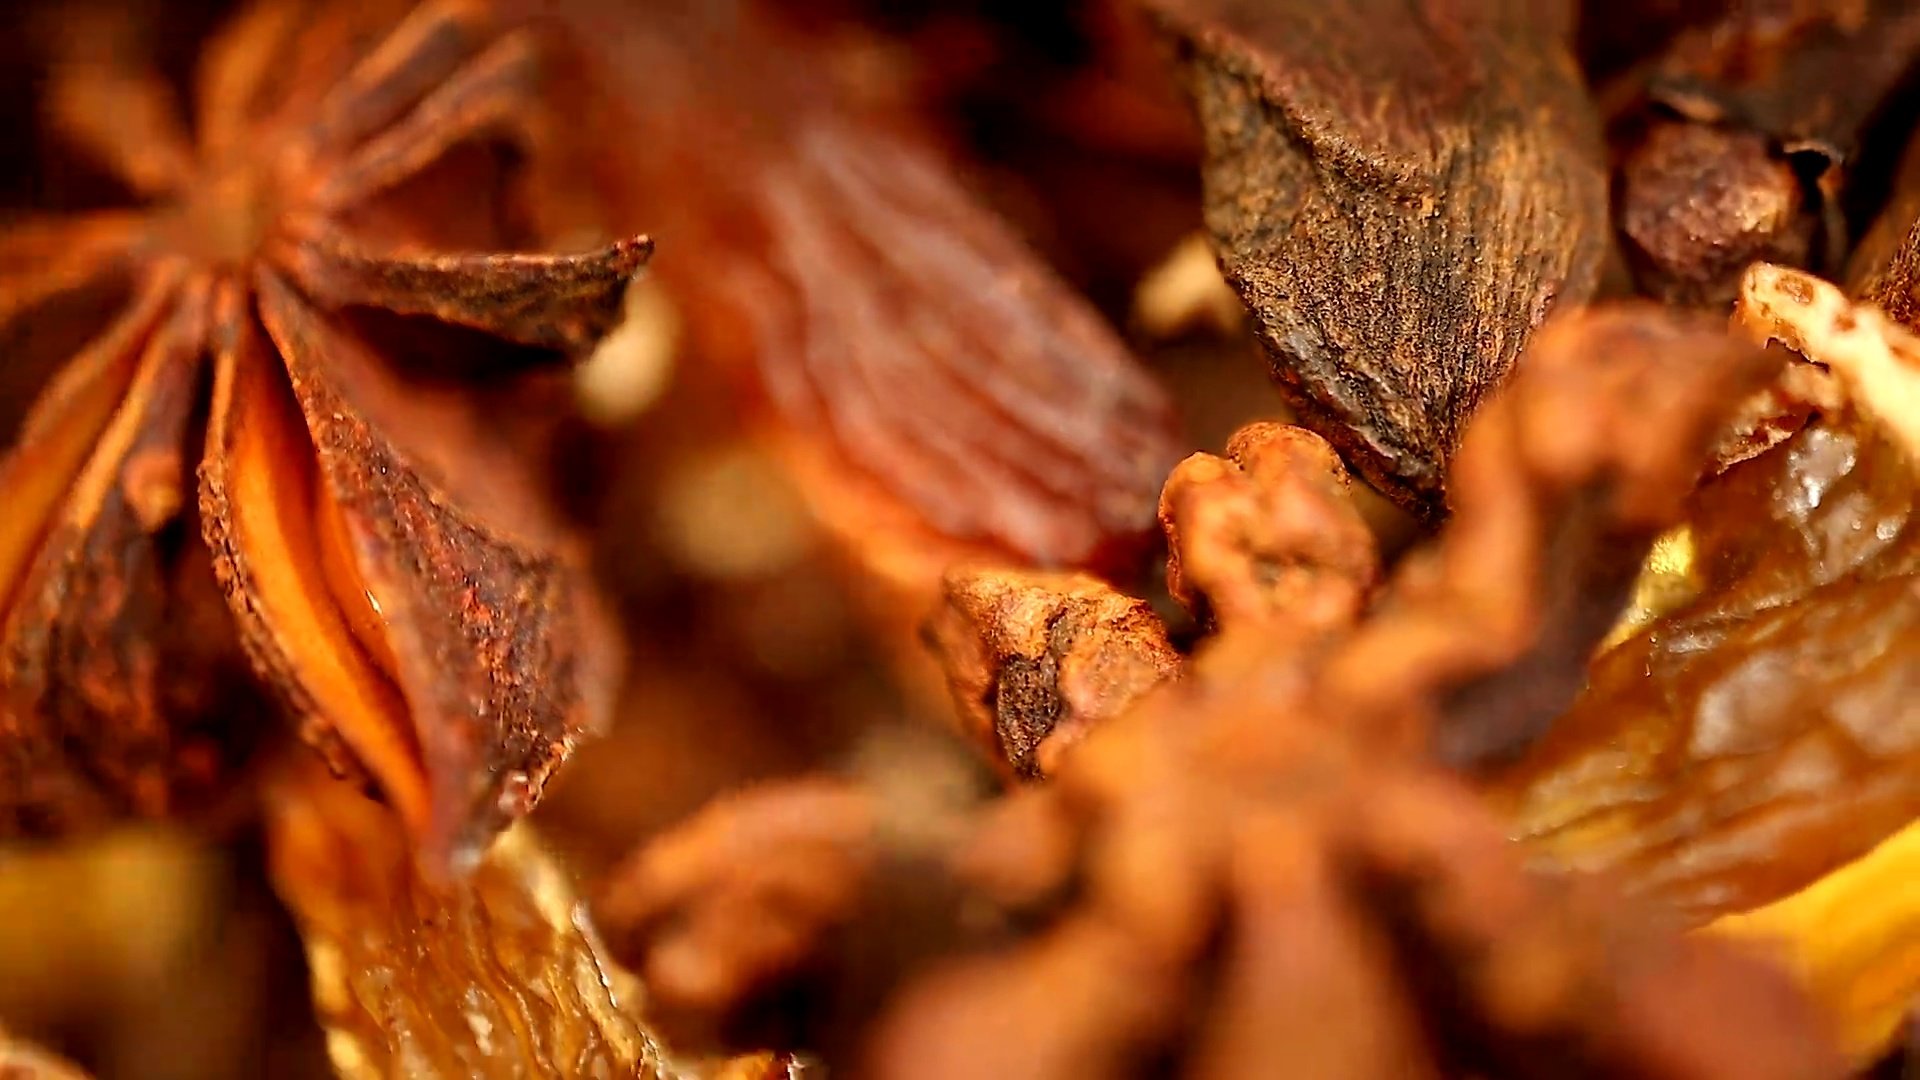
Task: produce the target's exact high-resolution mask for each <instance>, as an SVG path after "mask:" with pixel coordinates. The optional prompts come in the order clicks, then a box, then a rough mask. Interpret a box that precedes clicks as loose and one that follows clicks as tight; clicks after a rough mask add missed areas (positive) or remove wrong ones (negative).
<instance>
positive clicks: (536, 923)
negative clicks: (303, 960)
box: [267, 764, 673, 1078]
mask: <svg viewBox="0 0 1920 1080" xmlns="http://www.w3.org/2000/svg"><path fill="white" fill-rule="evenodd" d="M267 807H268V817H267V825H268V838H269V842H270V848H269V850H270V852H271V855H272V867H271V869H272V874H273V879H274V885H275V888H276V889H277V890H278V891H279V893H280V896H281V898H282V899H283V900H285V901H286V903H287V905H288V906H289V907H290V908H292V909H293V913H294V916H295V918H296V919H297V920H298V922H299V925H300V931H301V936H302V937H303V938H304V940H305V942H306V949H307V961H308V964H309V966H310V968H311V970H312V980H313V998H314V1004H315V1006H316V1008H317V1009H318V1010H319V1013H320V1020H321V1022H322V1024H323V1025H325V1027H326V1029H327V1049H328V1053H329V1055H330V1056H331V1057H332V1059H333V1066H334V1068H335V1069H336V1070H337V1071H338V1072H339V1073H340V1075H341V1076H343V1077H349V1078H361V1077H366V1078H372V1077H388V1076H394V1075H401V1074H404V1075H406V1076H410V1077H420V1078H438V1077H449V1078H450V1077H522V1076H551V1077H575V1076H603V1077H610V1078H611V1077H649V1078H650V1077H657V1076H671V1075H673V1074H672V1072H671V1071H670V1070H668V1069H667V1068H666V1066H665V1064H664V1062H663V1059H662V1058H661V1056H660V1051H659V1048H658V1047H656V1046H654V1045H653V1043H652V1041H651V1039H650V1038H649V1037H648V1036H647V1034H646V1033H645V1032H644V1031H643V1030H642V1029H641V1028H639V1027H638V1026H637V1025H636V1024H635V1023H634V1021H633V1020H632V1019H631V1018H630V1017H629V1016H628V1015H627V1014H626V1013H625V1012H623V1011H622V1006H621V1003H620V1002H619V1001H618V1000H616V997H615V994H614V990H613V985H612V984H613V978H614V976H613V974H612V973H611V971H610V969H608V968H607V966H606V965H605V964H604V963H603V961H602V960H601V959H600V946H599V943H598V942H597V941H596V940H595V938H594V937H593V933H592V931H591V930H590V929H589V928H588V927H587V925H586V923H585V920H584V918H583V917H582V914H581V910H580V907H579V905H578V903H577V902H576V901H575V900H574V899H573V897H572V895H571V894H570V891H569V886H568V883H567V880H566V875H565V873H564V872H563V871H562V870H561V869H560V868H559V867H558V866H557V865H555V864H554V863H553V862H552V861H551V860H550V859H549V858H548V856H547V855H546V854H545V853H544V852H543V851H542V850H541V849H540V846H539V841H538V840H537V839H536V838H535V837H534V836H533V834H532V833H531V832H529V831H528V828H527V827H526V826H521V827H520V828H518V829H515V830H511V831H509V832H508V833H506V834H505V835H504V836H503V837H502V838H501V840H500V842H499V843H498V844H496V845H494V847H493V849H492V850H491V852H490V853H489V854H488V855H487V856H486V857H485V858H484V859H482V860H481V861H480V862H479V863H478V864H477V865H476V866H475V867H474V870H473V872H472V873H471V874H470V875H468V876H467V877H466V878H464V879H463V880H461V881H459V882H457V883H445V882H433V881H429V880H427V879H426V878H424V877H422V876H421V873H420V869H419V867H418V866H417V864H416V863H415V861H414V859H413V857H412V855H411V853H410V852H409V850H408V848H407V846H406V843H405V840H404V833H403V832H402V830H400V829H399V828H398V827H397V826H398V825H399V822H398V821H397V820H396V819H395V818H394V816H393V815H392V814H391V813H390V812H389V811H387V810H386V809H385V808H383V807H381V806H378V805H377V804H375V803H372V802H369V801H367V800H365V799H362V798H360V797H359V796H358V795H357V794H356V793H354V792H353V791H351V790H350V789H348V788H346V787H344V786H342V785H340V784H338V783H335V782H333V781H332V779H331V778H330V777H327V776H326V775H324V774H322V773H320V772H319V771H318V770H317V769H314V768H312V767H310V766H305V765H304V764H303V765H302V766H301V767H298V768H286V769H283V770H282V771H281V772H280V773H279V774H278V775H277V776H276V778H275V780H274V781H273V783H272V787H271V792H270V798H269V799H268V800H267Z"/></svg>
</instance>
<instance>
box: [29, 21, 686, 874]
mask: <svg viewBox="0 0 1920 1080" xmlns="http://www.w3.org/2000/svg"><path fill="white" fill-rule="evenodd" d="M395 14H397V13H396V12H393V11H392V10H391V9H390V6H387V5H382V4H378V3H370V4H336V5H327V6H325V7H322V8H316V9H314V10H313V11H308V10H306V9H305V8H304V6H303V5H299V4H283V3H274V2H267V3H262V4H260V5H257V6H254V7H252V8H249V9H247V10H246V11H244V12H243V13H242V14H241V15H239V16H238V17H237V18H236V19H235V20H234V21H233V22H232V23H231V24H230V25H229V26H228V27H227V28H226V29H224V30H223V31H222V32H220V33H219V34H218V35H216V37H215V38H214V39H213V40H212V41H211V42H210V44H209V45H208V47H207V49H206V52H205V54H204V56H203V59H202V61H201V64H200V66H199V69H198V72H197V86H196V105H197V109H196V111H195V114H194V116H193V123H192V129H193V139H192V141H191V142H189V141H188V139H187V138H186V136H185V135H184V133H183V130H182V126H181V124H180V122H179V120H178V119H177V118H176V117H175V115H174V112H173V110H172V107H171V106H172V102H171V100H170V92H169V91H168V90H167V83H166V82H165V81H164V80H162V79H160V78H159V77H158V76H157V75H154V74H152V73H151V72H147V71H144V70H141V69H138V68H132V69H129V68H127V67H124V66H120V65H117V64H107V63H103V62H100V58H99V57H98V56H93V55H89V56H85V57H82V58H80V59H78V60H76V61H75V62H73V63H69V64H66V65H63V66H61V67H59V68H58V69H57V74H56V76H55V78H54V80H53V83H52V86H51V87H50V89H49V99H50V101H51V102H52V104H53V112H54V114H55V116H56V119H57V120H58V121H59V124H60V128H61V130H62V131H63V132H64V134H65V135H67V136H68V137H69V138H70V139H71V140H73V141H74V142H75V143H76V144H77V145H78V146H79V147H81V148H82V149H84V150H86V151H88V152H90V154H91V156H93V157H94V158H96V159H98V160H99V161H100V162H101V163H102V164H104V165H107V166H109V167H111V168H112V169H113V171H114V172H115V173H116V174H117V175H118V176H119V178H120V179H121V180H122V181H123V182H124V183H125V185H126V187H127V188H128V189H129V190H131V191H132V192H134V193H136V194H137V195H139V196H141V197H142V199H143V202H142V205H141V206H140V207H139V208H138V209H136V210H129V211H110V212H101V213H93V214H88V215H84V216H79V217H72V218H64V219H59V220H47V221H29V222H26V223H24V224H18V225H16V226H14V227H13V228H11V229H9V230H8V231H6V232H5V233H4V234H3V235H0V335H4V336H6V337H7V338H8V340H12V341H14V342H16V343H19V342H22V341H24V342H25V347H24V348H22V350H21V351H22V352H23V353H25V352H31V351H32V349H33V348H35V347H38V348H39V349H41V350H42V351H44V350H46V349H50V348H56V347H59V345H60V344H61V343H60V342H58V341H57V340H54V339H58V338H59V337H60V334H59V333H57V332H55V331H53V330H45V329H42V327H44V326H49V325H54V320H56V319H57V318H58V317H59V316H60V315H61V313H62V311H63V309H62V307H61V305H62V304H68V305H71V304H72V303H74V302H75V300H74V298H76V297H80V298H85V299H89V300H90V301H91V302H92V303H94V304H96V305H99V304H101V303H102V302H103V299H102V298H112V297H114V296H117V295H121V294H124V296H125V298H126V299H125V303H124V306H123V307H122V308H121V309H120V310H119V311H118V313H117V314H115V315H113V316H112V318H111V319H110V320H108V321H106V323H105V324H104V325H101V326H98V327H96V328H94V329H96V330H97V332H96V333H93V334H92V335H91V339H90V340H88V341H86V343H85V344H84V345H79V346H78V347H77V348H75V349H74V350H73V352H72V354H71V358H70V359H68V360H67V361H66V362H65V364H64V366H62V367H61V368H60V369H59V371H58V373H57V374H56V375H54V376H53V377H52V379H51V381H50V382H48V384H47V385H46V387H45V389H44V390H43V391H42V392H41V394H40V396H39V399H38V400H37V401H36V402H35V403H34V405H33V408H32V410H31V412H30V414H28V415H27V416H26V417H25V419H24V422H23V423H22V424H21V426H20V428H19V430H18V432H17V434H16V437H15V439H14V443H15V446H14V448H13V449H12V451H11V452H10V454H9V455H8V456H7V457H6V458H5V459H4V461H0V490H4V491H6V492H7V503H8V505H7V511H6V514H5V515H4V520H0V611H3V612H4V616H5V630H4V635H3V639H0V681H3V683H4V690H5V700H4V706H3V709H4V711H3V712H0V717H3V718H4V722H3V723H0V776H3V777H4V783H0V790H4V791H6V792H8V793H9V794H10V796H12V798H13V800H14V801H13V802H12V804H11V805H7V806H5V807H0V833H4V832H22V831H24V832H34V833H52V832H59V831H64V830H67V829H69V828H72V827H75V826H78V825H82V824H85V823H88V822H91V821H95V820H98V819H101V818H107V817H113V816H117V815H121V814H125V813H138V814H153V813H158V812H162V811H165V810H167V809H168V808H169V806H170V804H171V803H172V802H173V801H174V800H173V798H172V795H173V791H174V789H175V787H176V785H177V783H178V782H179V781H180V780H181V774H182V773H183V772H188V771H191V770H193V769H196V768H203V766H202V765H200V764H197V763H196V762H197V761H198V759H197V758H191V757H189V756H187V755H185V754H184V750H185V749H186V747H185V746H183V743H182V739H181V738H180V734H179V733H180V732H181V730H182V729H181V726H180V725H182V724H183V723H184V722H185V721H184V719H183V718H182V717H181V716H179V715H177V714H176V712H175V711H174V710H170V709H169V708H168V706H167V702H166V699H165V697H164V695H163V693H162V688H163V687H164V686H165V684H166V683H167V682H168V680H169V679H171V678H173V677H174V675H175V673H173V672H170V671H169V670H167V665H166V663H165V660H164V654H163V653H161V652H160V651H159V649H158V647H157V645H156V642H158V641H159V640H160V639H161V638H162V634H163V631H164V630H165V629H166V626H167V623H168V622H169V621H170V620H173V619H175V618H177V617H178V616H177V612H176V607H177V605H176V602H175V598H176V596H177V592H176V590H175V589H174V588H173V587H172V586H171V585H170V584H169V575H170V573H171V569H170V568H171V567H172V566H173V565H174V564H175V563H178V562H181V561H188V562H191V561H194V560H199V559H203V556H202V554H201V553H200V552H199V551H198V550H196V545H194V544H193V543H192V542H191V540H190V538H189V536H188V535H185V534H188V533H190V532H192V531H195V529H196V522H195V519H196V518H197V519H198V521H197V529H198V531H201V532H203V533H204V537H205V542H206V545H207V548H208V549H210V551H211V558H212V563H213V566H214V569H215V571H216V572H217V575H218V578H219V581H220V584H221V586H222V587H223V589H224V591H225V594H226V597H227V601H228V604H229V605H230V607H231V609H232V613H233V617H234V619H235V620H236V621H237V624H238V629H239V636H240V638H241V640H242V642H243V643H244V645H245V647H246V651H247V653H248V654H249V655H250V657H251V658H252V661H253V663H254V666H255V667H256V669H257V670H258V671H259V673H260V674H261V675H262V676H263V677H264V678H265V680H266V681H267V682H269V683H270V684H271V685H272V687H273V688H274V689H275V690H276V691H277V692H278V693H279V695H280V696H281V697H282V699H283V700H284V701H285V703H286V704H287V705H288V706H289V708H290V709H291V710H292V711H293V712H294V713H295V714H296V715H297V716H298V718H299V721H300V730H301V734H302V736H303V737H304V738H305V739H306V740H307V741H308V742H310V743H312V744H313V745H314V746H315V747H317V748H318V749H320V750H321V751H322V752H323V753H324V754H325V755H326V757H327V759H328V760H329V761H330V762H331V763H332V765H333V766H334V767H335V769H336V770H337V771H340V772H343V773H347V774H354V775H359V776H363V777H364V778H366V779H368V780H370V781H371V782H372V783H373V784H374V785H376V786H377V787H378V789H379V791H380V792H381V793H382V794H383V795H384V797H385V798H386V799H387V801H389V802H390V803H391V804H392V805H393V806H394V807H395V809H396V810H397V811H398V814H399V817H400V820H401V821H403V822H404V823H405V826H406V828H407V830H408V831H409V833H410V834H411V835H412V836H413V838H414V840H415V841H416V843H417V844H418V845H419V848H420V849H421V851H422V852H423V853H424V854H425V855H427V856H428V857H429V858H430V859H432V860H435V861H441V862H444V861H445V860H447V859H449V858H453V857H456V856H459V855H462V854H465V853H470V852H472V851H473V850H475V849H476V848H477V847H478V846H479V845H480V844H482V843H483V842H484V841H485V840H486V839H488V838H490V837H491V836H492V835H493V833H494V832H496V831H497V830H498V829H499V828H500V827H501V826H502V825H503V824H504V823H506V822H507V821H509V820H511V819H512V818H514V817H516V816H518V815H519V814H521V813H523V812H524V811H525V810H526V809H527V808H528V807H529V806H530V805H531V804H532V802H533V800H534V799H535V798H536V797H537V795H538V792H539V791H540V788H541V785H542V784H543V783H544V781H545V779H546V777H547V776H548V775H549V774H550V773H551V771H552V770H553V768H554V767H555V766H556V765H557V764H558V763H559V762H560V761H561V760H562V759H563V758H565V756H566V755H567V753H568V751H569V750H570V748H571V747H572V745H573V743H574V741H575V739H576V738H577V737H578V736H579V735H580V734H581V733H582V732H584V731H587V730H589V729H591V728H592V727H594V726H595V724H596V719H597V716H598V714H599V713H600V712H601V711H602V708H603V704H604V699H605V697H606V696H607V695H608V693H609V692H610V689H611V688H610V679H611V675H612V672H611V667H612V663H613V661H612V658H611V651H610V649H609V647H608V646H609V642H608V641H607V640H606V634H607V631H606V629H605V628H604V627H603V625H602V622H601V617H600V615H599V613H598V608H597V606H596V605H595V603H594V601H593V598H592V597H591V596H590V595H589V594H588V592H587V590H586V589H585V587H584V586H583V583H582V579H581V578H580V577H579V576H578V575H577V573H576V559H575V554H574V544H573V543H572V541H571V540H570V539H569V538H568V536H567V535H566V534H565V532H564V530H563V529H562V528H561V526H560V525H559V523H558V522H557V520H556V519H555V518H554V517H553V516H552V515H551V513H550V512H549V511H548V510H546V509H545V508H544V506H543V503H542V501H541V499H540V497H539V495H538V493H537V491H536V488H535V485H534V484H533V483H532V480H531V476H530V475H529V472H528V469H527V463H526V462H525V461H524V460H523V459H522V458H521V456H519V455H517V454H516V453H515V452H514V451H513V449H511V448H510V446H509V445H508V443H507V440H506V439H504V438H502V437H500V435H499V434H498V433H497V432H496V431H494V430H492V429H491V428H489V426H488V421H487V419H486V417H485V414H484V413H483V411H482V409H481V405H480V401H479V399H478V396H477V395H475V394H473V393H470V392H468V391H467V390H466V389H464V388H462V387H461V386H460V385H459V383H461V382H464V381H469V380H471V381H472V382H475V383H478V382H479V381H480V380H481V377H482V376H491V377H495V378H506V377H508V376H517V375H520V374H521V373H523V372H525V371H526V370H528V369H529V368H530V367H531V366H532V365H535V364H538V363H541V362H543V361H545V360H549V359H551V358H554V357H556V356H558V355H560V354H564V353H569V352H573V351H577V350H580V349H582V348H584V347H585V346H586V345H588V344H590V343H591V342H592V341H593V340H594V339H595V338H596V337H597V335H599V334H600V333H602V332H603V331H605V330H606V329H607V328H608V327H609V325H610V324H611V323H612V322H613V321H614V320H615V319H616V318H617V315H618V311H619V301H620V297H621V294H622V291H623V289H624V287H625V285H626V283H627V281H628V280H629V278H630V277H631V276H632V275H633V274H634V272H635V271H636V269H637V268H638V267H640V266H641V265H642V264H643V263H644V262H645V260H646V257H647V255H648V253H649V251H650V249H651V245H650V243H649V241H647V240H646V239H645V238H644V237H642V238H636V239H631V240H625V241H621V242H618V243H615V244H613V245H612V246H610V247H607V248H604V249H601V250H598V251H594V252H591V253H587V254H582V255H571V256H556V255H520V254H479V253H476V252H487V251H495V250H501V249H502V248H508V249H511V248H514V247H518V246H521V245H523V244H525V243H527V242H528V241H530V240H531V239H533V237H532V235H531V230H530V229H529V228H528V227H527V226H526V224H525V223H524V222H523V221H522V220H520V219H522V218H524V217H525V216H526V215H525V214H523V213H521V212H520V211H519V210H518V207H519V206H520V205H521V204H522V203H523V202H524V200H523V199H519V198H514V197H512V196H513V195H514V190H513V188H512V186H511V184H512V183H513V182H514V181H515V180H516V178H519V174H517V173H515V172H513V171H512V166H513V164H514V162H515V160H516V157H517V156H519V155H520V154H521V153H522V152H523V151H525V150H527V149H528V148H529V147H530V146H531V144H532V142H533V141H534V140H535V138H536V133H537V131H538V130H539V128H538V124H537V123H536V119H537V118H536V115H535V113H534V107H535V103H536V100H537V99H536V95H535V77H536V73H537V64H536V59H537V57H536V49H535V45H534V42H533V40H532V39H531V38H530V37H529V36H528V34H527V33H526V32H525V31H515V32H502V31H501V29H500V28H498V27H495V26H494V25H492V24H491V20H490V19H489V18H488V16H487V15H486V13H485V12H484V11H483V9H482V7H481V6H480V5H476V4H468V3H461V2H458V0H445V2H433V3H428V4H426V5H424V6H422V7H419V8H418V9H417V10H414V11H412V12H411V13H410V14H406V15H405V17H404V18H399V19H398V20H396V18H395ZM456 193H457V197H451V198H450V197H449V196H450V195H454V194H456ZM65 310H70V307H69V309H65ZM68 321H69V322H70V321H72V320H71V319H69V320H68ZM13 359H14V358H13V357H9V360H10V361H12V360H13ZM29 359H31V357H22V362H26V361H27V360H29ZM450 373H451V377H449V375H450ZM513 385H522V384H520V383H517V382H516V383H515V384H513ZM209 393H210V397H211V403H210V404H209V403H208V399H209ZM203 431H204V443H203V442H202V441H201V439H202V432H203ZM196 463H197V464H198V476H199V484H198V499H197V512H196V499H195V498H194V491H193V483H192V477H193V473H194V469H195V465H196ZM202 565H203V566H204V563H202Z"/></svg>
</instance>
